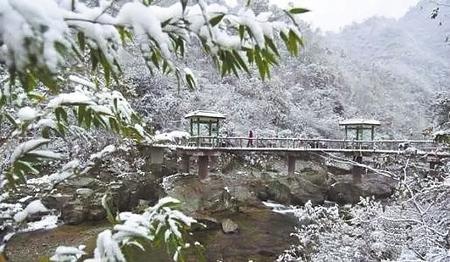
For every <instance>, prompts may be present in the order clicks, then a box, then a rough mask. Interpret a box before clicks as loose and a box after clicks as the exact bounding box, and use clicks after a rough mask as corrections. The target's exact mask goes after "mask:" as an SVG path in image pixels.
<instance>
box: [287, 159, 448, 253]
mask: <svg viewBox="0 0 450 262" xmlns="http://www.w3.org/2000/svg"><path fill="white" fill-rule="evenodd" d="M405 170H408V172H409V174H410V175H406V176H405V177H404V181H402V183H401V185H400V187H399V188H398V190H397V193H396V194H395V195H394V196H393V197H392V198H390V199H387V200H383V201H382V202H381V201H380V200H375V199H374V198H361V201H360V202H359V203H358V204H357V205H353V206H350V205H348V206H331V207H325V206H311V204H310V203H307V204H306V205H305V206H304V207H300V208H299V209H298V210H297V212H296V213H295V215H296V216H297V217H298V218H299V221H300V223H301V226H300V227H298V228H297V230H296V232H294V233H293V235H294V236H296V237H297V239H298V244H296V245H293V246H292V247H291V249H289V250H287V251H285V253H284V254H282V255H281V256H280V257H279V258H278V261H311V260H312V261H354V260H374V261H379V260H395V261H411V260H414V261H447V260H448V259H450V254H449V253H448V247H449V246H450V238H449V228H450V219H449V218H450V187H449V184H448V183H447V182H446V181H447V179H448V178H449V177H450V173H448V172H446V173H443V174H442V175H443V177H436V178H423V177H419V176H417V175H414V172H415V170H414V168H412V169H410V168H408V167H405ZM405 172H406V171H405Z"/></svg>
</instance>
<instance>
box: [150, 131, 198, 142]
mask: <svg viewBox="0 0 450 262" xmlns="http://www.w3.org/2000/svg"><path fill="white" fill-rule="evenodd" d="M189 137H190V134H189V133H188V132H184V131H171V132H168V133H161V134H156V135H155V136H154V138H153V139H154V140H155V142H157V143H158V142H177V141H179V140H181V139H188V138H189Z"/></svg>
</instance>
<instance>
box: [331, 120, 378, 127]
mask: <svg viewBox="0 0 450 262" xmlns="http://www.w3.org/2000/svg"><path fill="white" fill-rule="evenodd" d="M339 125H340V126H349V125H369V126H379V125H381V123H380V121H378V120H373V119H362V118H354V119H347V120H344V121H341V122H339Z"/></svg>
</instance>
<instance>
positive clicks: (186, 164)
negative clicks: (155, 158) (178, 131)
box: [179, 154, 191, 173]
mask: <svg viewBox="0 0 450 262" xmlns="http://www.w3.org/2000/svg"><path fill="white" fill-rule="evenodd" d="M190 161H191V156H190V155H188V154H183V155H182V156H181V163H180V164H179V172H180V173H189V169H190V167H191V165H190V164H191V163H190Z"/></svg>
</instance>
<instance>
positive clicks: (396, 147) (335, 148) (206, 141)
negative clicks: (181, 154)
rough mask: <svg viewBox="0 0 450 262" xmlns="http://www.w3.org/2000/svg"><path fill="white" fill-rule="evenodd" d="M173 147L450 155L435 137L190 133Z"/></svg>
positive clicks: (290, 151)
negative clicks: (364, 138)
mask: <svg viewBox="0 0 450 262" xmlns="http://www.w3.org/2000/svg"><path fill="white" fill-rule="evenodd" d="M157 146H161V147H174V148H176V149H179V150H183V151H191V152H194V151H196V152H200V151H203V152H261V153H263V152H267V153H271V152H272V153H302V152H327V153H354V154H357V153H358V154H391V155H395V154H396V155H399V154H401V155H408V154H409V155H418V156H433V157H439V158H444V157H450V150H449V148H448V147H444V146H442V145H440V144H437V143H435V142H434V141H432V140H374V141H353V140H333V139H300V138H248V137H191V138H189V139H188V140H186V141H179V143H178V144H177V145H171V146H168V145H157Z"/></svg>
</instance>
